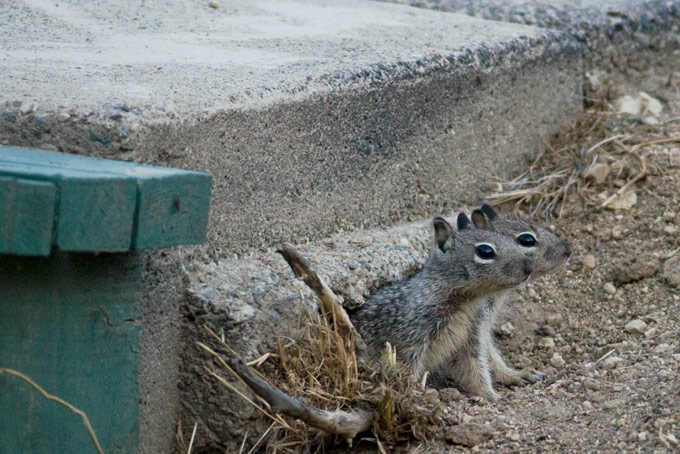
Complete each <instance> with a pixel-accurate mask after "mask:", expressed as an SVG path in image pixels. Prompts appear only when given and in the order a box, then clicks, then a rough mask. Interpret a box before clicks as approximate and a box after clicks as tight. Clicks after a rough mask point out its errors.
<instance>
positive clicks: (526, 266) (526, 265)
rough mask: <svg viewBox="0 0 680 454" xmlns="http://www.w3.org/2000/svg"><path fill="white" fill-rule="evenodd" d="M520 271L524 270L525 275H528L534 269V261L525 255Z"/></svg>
mask: <svg viewBox="0 0 680 454" xmlns="http://www.w3.org/2000/svg"><path fill="white" fill-rule="evenodd" d="M522 271H524V275H525V276H529V275H530V274H531V273H532V272H533V271H534V262H532V261H531V260H530V259H528V258H526V257H525V258H524V260H522Z"/></svg>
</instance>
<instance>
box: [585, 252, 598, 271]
mask: <svg viewBox="0 0 680 454" xmlns="http://www.w3.org/2000/svg"><path fill="white" fill-rule="evenodd" d="M596 266H597V263H596V261H595V256H594V255H592V254H588V255H586V256H585V257H583V268H585V269H587V270H592V269H595V267H596Z"/></svg>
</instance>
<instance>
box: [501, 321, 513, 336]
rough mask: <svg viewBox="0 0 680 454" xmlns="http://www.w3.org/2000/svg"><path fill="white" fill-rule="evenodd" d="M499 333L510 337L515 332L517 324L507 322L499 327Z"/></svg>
mask: <svg viewBox="0 0 680 454" xmlns="http://www.w3.org/2000/svg"><path fill="white" fill-rule="evenodd" d="M498 333H499V334H501V335H503V336H506V337H510V336H512V335H514V334H515V325H513V324H512V323H510V322H505V323H503V324H502V325H501V326H500V328H498Z"/></svg>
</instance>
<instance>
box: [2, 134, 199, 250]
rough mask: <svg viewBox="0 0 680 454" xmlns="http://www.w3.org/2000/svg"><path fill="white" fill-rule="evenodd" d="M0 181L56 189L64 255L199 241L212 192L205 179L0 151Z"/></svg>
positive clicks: (26, 151)
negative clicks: (45, 184) (13, 180)
mask: <svg viewBox="0 0 680 454" xmlns="http://www.w3.org/2000/svg"><path fill="white" fill-rule="evenodd" d="M2 175H4V176H11V177H14V178H22V179H30V180H35V181H46V182H51V183H53V184H54V185H55V186H56V188H57V199H58V204H57V207H56V215H57V218H58V222H57V224H56V225H55V228H56V231H55V233H54V234H53V237H54V239H55V241H56V245H57V247H58V248H59V249H61V250H64V251H105V252H124V251H127V250H130V249H146V248H159V247H168V246H177V245H181V244H197V243H200V242H202V241H204V240H205V230H206V227H207V222H208V213H209V208H210V190H211V184H212V180H211V177H210V175H208V174H206V173H201V172H191V171H185V170H180V169H172V168H164V167H156V166H146V165H139V164H135V163H129V162H122V161H114V160H109V159H98V158H91V157H85V156H75V155H69V154H63V153H54V152H47V151H40V150H33V149H25V148H16V147H5V146H0V176H2ZM0 234H2V232H0Z"/></svg>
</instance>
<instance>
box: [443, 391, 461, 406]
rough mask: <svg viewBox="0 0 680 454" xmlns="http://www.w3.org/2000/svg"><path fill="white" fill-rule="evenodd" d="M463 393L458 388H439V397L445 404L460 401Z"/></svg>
mask: <svg viewBox="0 0 680 454" xmlns="http://www.w3.org/2000/svg"><path fill="white" fill-rule="evenodd" d="M462 397H463V395H462V394H461V393H460V391H458V390H457V389H456V388H442V389H440V390H439V399H440V400H441V401H442V402H444V403H445V404H448V403H451V402H456V401H459V400H460V399H461V398H462Z"/></svg>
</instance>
